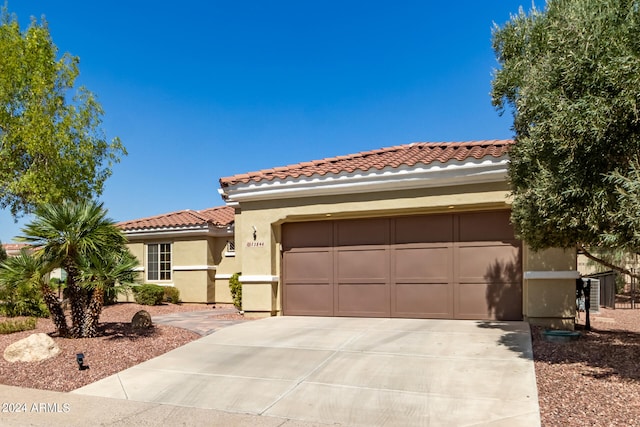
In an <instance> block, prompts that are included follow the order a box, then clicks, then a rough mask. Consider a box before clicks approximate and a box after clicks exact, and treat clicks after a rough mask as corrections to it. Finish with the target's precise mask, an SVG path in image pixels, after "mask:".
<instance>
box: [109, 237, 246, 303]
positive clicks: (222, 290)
mask: <svg viewBox="0 0 640 427" xmlns="http://www.w3.org/2000/svg"><path fill="white" fill-rule="evenodd" d="M230 239H233V235H226V236H207V235H201V236H187V237H171V236H167V237H166V238H162V237H158V236H154V237H152V238H145V237H144V236H137V237H136V238H130V239H129V244H128V246H129V249H130V250H131V252H132V253H133V254H134V255H135V256H136V258H138V260H139V261H140V269H141V273H140V281H141V282H142V283H145V282H149V283H156V284H159V285H162V286H175V287H176V288H177V289H178V290H179V291H180V299H181V300H182V301H183V302H195V303H216V302H219V303H227V302H231V296H230V292H229V283H228V276H230V275H231V274H233V273H234V272H236V271H237V267H236V265H237V258H236V257H233V256H227V255H225V250H226V247H227V241H228V240H230ZM151 243H171V244H172V249H171V253H172V260H171V264H172V274H171V276H172V277H171V280H170V281H148V280H147V278H146V272H145V271H144V269H145V266H146V264H147V259H146V245H147V244H151ZM216 276H221V277H216ZM122 299H124V300H130V299H131V298H130V296H129V297H126V296H125V297H123V298H121V300H122Z"/></svg>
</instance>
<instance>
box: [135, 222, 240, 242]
mask: <svg viewBox="0 0 640 427" xmlns="http://www.w3.org/2000/svg"><path fill="white" fill-rule="evenodd" d="M123 233H124V235H125V236H126V237H127V238H128V239H133V238H145V239H146V238H176V237H198V236H204V237H225V236H232V235H233V234H234V226H233V224H229V225H227V226H223V227H219V226H215V225H213V224H207V225H199V226H182V227H177V226H176V227H153V228H144V229H143V228H137V229H129V230H123Z"/></svg>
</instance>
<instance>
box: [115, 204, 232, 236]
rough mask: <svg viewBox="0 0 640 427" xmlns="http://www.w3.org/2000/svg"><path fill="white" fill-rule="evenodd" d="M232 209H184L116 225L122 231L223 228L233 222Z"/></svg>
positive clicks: (223, 207)
mask: <svg viewBox="0 0 640 427" xmlns="http://www.w3.org/2000/svg"><path fill="white" fill-rule="evenodd" d="M234 215H235V213H234V209H233V208H230V207H228V206H220V207H215V208H209V209H202V210H199V211H193V210H190V209H185V210H182V211H177V212H170V213H166V214H162V215H156V216H151V217H147V218H140V219H134V220H131V221H123V222H119V223H118V224H116V225H117V226H118V227H120V228H121V229H122V230H124V231H125V232H126V231H142V230H161V229H176V228H194V227H195V228H200V227H209V226H210V225H212V226H214V227H216V228H224V227H227V226H229V225H231V224H233V221H234Z"/></svg>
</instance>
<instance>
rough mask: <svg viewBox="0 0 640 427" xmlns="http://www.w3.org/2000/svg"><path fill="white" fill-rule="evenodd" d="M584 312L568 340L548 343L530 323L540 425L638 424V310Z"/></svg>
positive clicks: (639, 360)
mask: <svg viewBox="0 0 640 427" xmlns="http://www.w3.org/2000/svg"><path fill="white" fill-rule="evenodd" d="M584 321H585V315H584V313H581V319H580V321H579V324H578V325H577V326H576V330H578V331H580V332H581V333H582V336H581V337H580V338H579V339H578V340H575V341H571V342H568V343H555V342H547V341H545V340H544V339H543V337H542V335H541V332H542V330H543V329H542V328H538V327H532V328H531V329H532V339H533V354H534V364H535V370H536V381H537V383H538V399H539V402H540V417H541V421H542V425H543V426H640V310H630V309H617V310H609V309H605V308H601V309H600V313H599V314H598V315H594V314H592V315H591V331H586V330H585V328H584V323H585V322H584Z"/></svg>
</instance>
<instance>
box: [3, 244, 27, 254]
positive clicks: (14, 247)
mask: <svg viewBox="0 0 640 427" xmlns="http://www.w3.org/2000/svg"><path fill="white" fill-rule="evenodd" d="M2 247H3V248H4V250H5V252H6V253H7V256H16V255H19V254H20V251H21V250H22V249H28V248H31V245H30V244H29V243H3V244H2Z"/></svg>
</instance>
